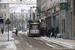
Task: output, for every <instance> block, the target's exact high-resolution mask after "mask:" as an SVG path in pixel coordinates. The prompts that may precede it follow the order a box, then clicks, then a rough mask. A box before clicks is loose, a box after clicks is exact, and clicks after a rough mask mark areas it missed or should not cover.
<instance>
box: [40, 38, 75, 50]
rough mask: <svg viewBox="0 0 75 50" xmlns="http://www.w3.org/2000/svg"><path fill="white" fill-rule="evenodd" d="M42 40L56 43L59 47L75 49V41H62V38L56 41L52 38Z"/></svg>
mask: <svg viewBox="0 0 75 50" xmlns="http://www.w3.org/2000/svg"><path fill="white" fill-rule="evenodd" d="M41 39H43V40H46V41H49V42H53V43H56V44H59V45H62V46H65V47H69V48H72V49H75V41H73V40H67V39H62V38H56V39H55V38H54V37H50V38H48V37H41Z"/></svg>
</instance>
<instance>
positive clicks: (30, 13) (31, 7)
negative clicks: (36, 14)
mask: <svg viewBox="0 0 75 50" xmlns="http://www.w3.org/2000/svg"><path fill="white" fill-rule="evenodd" d="M31 9H32V7H30V20H31Z"/></svg>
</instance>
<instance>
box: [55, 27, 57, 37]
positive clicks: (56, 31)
mask: <svg viewBox="0 0 75 50" xmlns="http://www.w3.org/2000/svg"><path fill="white" fill-rule="evenodd" d="M54 36H55V38H56V37H57V29H56V28H55V31H54Z"/></svg>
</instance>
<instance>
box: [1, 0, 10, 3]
mask: <svg viewBox="0 0 75 50" xmlns="http://www.w3.org/2000/svg"><path fill="white" fill-rule="evenodd" d="M0 3H9V2H8V1H7V0H1V1H0Z"/></svg>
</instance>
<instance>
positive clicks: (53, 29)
mask: <svg viewBox="0 0 75 50" xmlns="http://www.w3.org/2000/svg"><path fill="white" fill-rule="evenodd" d="M51 31H52V37H54V31H55V28H54V27H52V30H51Z"/></svg>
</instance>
